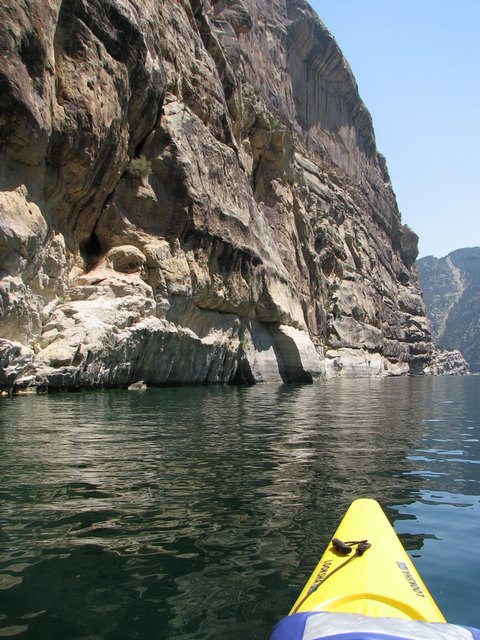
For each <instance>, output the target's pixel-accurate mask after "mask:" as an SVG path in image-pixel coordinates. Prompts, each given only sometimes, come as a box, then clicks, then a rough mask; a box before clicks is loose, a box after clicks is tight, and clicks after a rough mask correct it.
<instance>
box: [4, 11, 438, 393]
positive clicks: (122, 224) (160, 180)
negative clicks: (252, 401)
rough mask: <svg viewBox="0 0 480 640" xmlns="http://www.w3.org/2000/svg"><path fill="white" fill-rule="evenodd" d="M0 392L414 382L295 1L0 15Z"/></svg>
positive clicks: (376, 188)
mask: <svg viewBox="0 0 480 640" xmlns="http://www.w3.org/2000/svg"><path fill="white" fill-rule="evenodd" d="M0 44H1V47H2V52H3V53H4V55H3V56H2V58H1V62H0V65H1V71H0V72H1V75H0V78H1V91H0V109H1V118H0V141H1V161H0V189H1V193H0V209H1V215H0V277H1V279H0V336H1V339H0V369H1V373H0V385H1V386H3V387H8V388H12V387H21V386H29V385H31V386H36V387H38V388H82V387H101V386H118V385H121V386H128V385H130V384H131V383H134V382H136V381H138V380H143V381H145V383H147V384H162V383H186V382H198V383H200V382H201V383H203V382H238V383H253V382H259V381H264V382H268V381H277V382H279V381H314V380H318V379H321V378H323V377H326V376H333V375H348V376H370V375H389V374H390V375H397V374H402V373H407V372H417V373H419V372H422V371H423V370H424V368H425V366H427V365H428V364H429V362H430V356H431V352H432V343H431V340H430V333H429V329H428V326H427V322H426V318H425V309H424V305H423V302H422V298H421V295H420V291H419V288H418V282H417V274H416V268H415V258H416V255H417V238H416V236H415V234H414V233H413V232H412V231H410V230H409V229H408V228H406V227H404V226H403V225H402V224H401V220H400V215H399V212H398V209H397V205H396V201H395V196H394V193H393V191H392V187H391V185H390V180H389V176H388V173H387V169H386V165H385V161H384V159H383V158H382V156H380V155H379V154H378V152H377V150H376V146H375V138H374V133H373V128H372V123H371V118H370V115H369V113H368V111H367V110H366V108H365V106H364V104H363V103H362V101H361V100H360V98H359V95H358V90H357V86H356V83H355V80H354V78H353V76H352V73H351V71H350V68H349V67H348V64H347V63H346V61H345V59H344V58H343V56H342V54H341V52H340V50H339V48H338V46H337V44H336V42H335V40H334V39H333V38H332V36H331V35H330V34H329V33H328V31H327V30H326V28H325V27H324V26H323V24H322V23H321V22H320V21H319V19H318V18H317V17H316V16H315V14H314V13H313V11H312V10H311V9H310V7H309V6H308V4H306V3H305V2H303V1H302V0H286V1H285V0H274V1H271V0H216V1H214V0H129V2H125V1H124V0H101V1H100V0H63V1H60V0H45V1H44V2H35V1H34V0H6V2H3V3H2V4H1V6H0Z"/></svg>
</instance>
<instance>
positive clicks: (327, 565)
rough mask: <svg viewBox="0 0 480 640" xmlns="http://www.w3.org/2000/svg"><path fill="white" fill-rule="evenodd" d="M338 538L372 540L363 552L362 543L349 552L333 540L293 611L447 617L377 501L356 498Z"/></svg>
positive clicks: (436, 619) (428, 618) (434, 619)
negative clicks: (339, 547) (340, 547)
mask: <svg viewBox="0 0 480 640" xmlns="http://www.w3.org/2000/svg"><path fill="white" fill-rule="evenodd" d="M334 538H336V539H339V540H341V541H344V542H347V541H348V542H350V541H364V540H367V541H368V543H367V544H364V546H365V547H367V548H366V549H365V550H364V551H363V553H362V554H361V555H360V552H361V549H362V547H361V545H355V544H354V545H352V551H351V552H350V553H349V554H348V555H346V554H343V553H341V552H339V551H337V550H336V549H335V548H334V546H333V545H332V544H330V545H329V547H328V548H327V550H326V551H325V553H324V554H323V556H322V558H321V559H320V562H319V563H318V565H317V567H316V568H315V570H314V572H313V573H312V575H311V577H310V579H309V580H308V582H307V583H306V585H305V587H304V589H303V590H302V592H301V593H300V595H299V597H298V599H297V601H296V602H295V604H294V606H293V608H292V610H291V612H290V614H292V613H295V612H303V611H329V612H338V613H356V614H362V615H365V616H373V617H393V618H401V619H405V620H423V621H427V622H445V618H444V617H443V615H442V613H441V612H440V610H439V608H438V607H437V605H436V604H435V601H434V600H433V598H432V596H431V595H430V594H429V592H428V590H427V588H426V587H425V585H424V583H423V581H422V579H421V578H420V576H419V574H418V573H417V571H416V569H415V567H414V565H413V563H412V561H411V560H410V558H409V556H408V554H407V553H406V551H405V549H404V548H403V546H402V544H401V542H400V540H399V539H398V537H397V535H396V533H395V531H394V530H393V528H392V526H391V525H390V523H389V521H388V519H387V517H386V516H385V514H384V512H383V511H382V509H381V507H380V505H379V504H378V503H377V502H376V501H375V500H371V499H366V498H362V499H359V500H355V501H354V502H353V503H352V504H351V505H350V508H349V509H348V511H347V512H346V514H345V516H344V518H343V520H342V521H341V523H340V525H339V527H338V529H337V531H336V532H335V536H334ZM368 545H370V546H368ZM359 547H360V551H359V552H358V553H357V552H356V549H357V548H359Z"/></svg>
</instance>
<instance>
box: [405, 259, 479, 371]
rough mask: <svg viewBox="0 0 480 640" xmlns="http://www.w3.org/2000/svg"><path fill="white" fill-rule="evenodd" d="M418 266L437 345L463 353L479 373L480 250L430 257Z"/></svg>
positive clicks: (472, 367) (428, 315)
mask: <svg viewBox="0 0 480 640" xmlns="http://www.w3.org/2000/svg"><path fill="white" fill-rule="evenodd" d="M417 267H418V275H419V280H420V286H421V288H422V289H423V293H424V300H425V304H426V306H427V317H428V319H429V321H430V324H431V329H432V336H433V338H434V340H435V342H436V343H437V344H438V345H439V346H441V347H443V348H446V349H458V350H460V351H461V352H462V354H463V356H464V357H465V359H466V360H467V361H468V363H469V364H470V370H471V371H472V373H478V372H480V247H470V248H465V249H457V250H456V251H453V252H452V253H450V254H448V256H445V257H443V258H435V257H433V256H427V257H425V258H421V259H420V260H418V261H417Z"/></svg>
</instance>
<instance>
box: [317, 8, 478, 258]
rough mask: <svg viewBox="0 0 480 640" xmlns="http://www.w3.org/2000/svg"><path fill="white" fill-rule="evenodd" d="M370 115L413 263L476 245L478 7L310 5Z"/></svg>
mask: <svg viewBox="0 0 480 640" xmlns="http://www.w3.org/2000/svg"><path fill="white" fill-rule="evenodd" d="M310 4H311V6H312V7H313V8H314V9H315V11H316V12H317V14H318V15H319V17H320V19H321V20H322V22H323V23H324V24H325V25H326V26H327V27H328V29H329V31H330V32H331V33H332V35H333V36H334V37H335V39H336V41H337V43H338V44H339V46H340V48H341V50H342V52H343V54H344V56H345V58H346V59H347V61H348V63H349V64H350V67H351V68H352V71H353V74H354V76H355V79H356V81H357V84H358V88H359V93H360V96H361V98H362V100H363V102H364V103H365V105H366V107H367V109H368V110H369V111H370V113H371V115H372V119H373V126H374V129H375V137H376V141H377V148H378V150H379V151H380V153H382V154H383V155H384V156H385V158H386V160H387V166H388V171H389V173H390V178H391V180H392V186H393V190H394V191H395V194H396V196H397V202H398V205H399V208H400V212H401V215H402V221H403V222H404V223H405V224H408V226H409V227H411V228H412V229H413V230H414V231H415V233H417V234H418V236H419V238H420V240H419V257H423V256H427V255H434V256H436V257H437V258H441V257H443V256H446V255H447V254H449V253H450V252H451V251H454V250H455V249H461V248H463V247H472V246H480V0H310Z"/></svg>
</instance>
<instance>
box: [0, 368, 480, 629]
mask: <svg viewBox="0 0 480 640" xmlns="http://www.w3.org/2000/svg"><path fill="white" fill-rule="evenodd" d="M479 384H480V378H473V377H472V378H469V379H463V380H459V379H447V380H446V379H418V378H409V379H387V380H336V381H331V382H329V383H326V384H324V385H310V386H291V385H289V386H287V385H279V386H274V385H272V386H270V385H264V386H256V387H250V388H227V387H213V388H212V387H210V388H205V387H196V388H170V389H159V390H149V391H147V392H145V393H142V394H136V393H126V392H108V393H85V394H78V395H74V394H64V395H57V396H43V397H25V398H13V399H6V400H5V401H4V402H2V403H0V421H1V422H0V447H1V450H2V452H3V460H4V464H3V465H2V468H1V474H0V491H1V494H0V516H1V522H2V528H1V529H0V590H1V593H2V602H4V603H5V604H4V607H5V609H4V611H0V634H1V633H2V631H1V629H2V626H3V628H4V629H6V630H7V631H4V633H8V634H10V635H12V636H16V637H19V638H25V639H26V638H35V640H41V639H42V638H52V637H61V638H62V639H65V640H67V639H68V638H72V639H73V638H87V637H88V638H91V639H93V638H98V639H100V638H115V639H116V640H118V639H119V640H121V639H122V638H150V637H157V638H158V637H160V638H175V639H181V640H186V639H189V640H190V639H198V640H200V639H206V638H208V639H209V640H211V639H213V638H219V639H220V638H222V639H223V638H225V637H227V635H228V636H229V637H231V638H232V640H235V639H236V638H238V639H240V638H244V637H248V638H252V639H255V638H265V637H268V633H269V629H270V628H271V626H272V624H273V622H274V621H275V620H276V619H277V618H278V617H279V616H281V615H283V614H284V613H285V612H286V611H288V609H289V608H290V605H291V602H292V601H293V599H294V597H295V596H296V594H297V592H298V590H299V588H300V586H301V585H302V583H303V581H304V580H305V579H306V577H307V575H308V574H309V573H310V571H311V569H312V566H313V565H314V564H315V562H316V560H317V558H318V555H319V554H320V552H321V550H322V548H323V547H324V545H325V544H326V542H327V540H328V537H329V536H330V535H331V532H332V531H333V529H334V527H335V526H336V524H337V522H338V519H339V518H340V516H341V515H342V514H343V512H344V510H345V508H346V506H347V505H348V504H349V503H350V502H351V500H352V499H354V498H356V497H359V496H371V497H374V498H376V499H377V500H379V501H380V502H381V503H382V505H383V506H384V507H385V508H386V509H387V512H388V514H389V515H390V517H391V519H392V520H395V521H396V527H397V529H398V530H399V532H400V533H401V534H402V537H403V540H404V542H405V544H406V546H407V547H408V548H409V549H410V550H411V552H412V553H413V554H415V555H416V556H418V563H420V566H419V568H420V570H421V572H422V574H424V577H426V581H427V584H428V586H430V588H431V589H432V585H433V587H437V588H436V591H437V593H436V595H438V594H439V598H440V599H442V606H443V608H444V611H445V613H447V615H449V617H452V616H453V617H455V616H460V617H459V618H457V621H462V622H464V623H467V622H470V623H471V624H477V625H478V621H476V620H474V619H472V616H473V615H474V613H473V604H472V603H473V598H472V597H470V598H468V595H467V596H466V597H463V599H462V601H461V600H460V598H459V597H458V596H455V597H454V595H452V589H450V586H448V585H452V584H453V589H456V590H457V591H458V592H461V586H462V585H461V584H460V578H459V580H458V581H457V582H453V581H452V580H451V579H450V573H451V571H452V570H453V568H452V565H451V564H450V560H451V559H452V558H453V557H455V558H456V559H455V562H456V563H457V564H456V567H457V573H459V570H460V569H461V572H463V573H464V572H465V571H466V572H467V574H468V576H470V577H472V576H473V575H474V572H473V569H475V570H476V572H477V573H478V570H479V569H480V566H479V564H478V563H479V562H480V560H479V558H478V557H476V558H474V559H473V560H472V557H471V554H465V556H461V558H459V557H457V554H456V553H454V554H452V553H451V547H452V546H453V547H455V548H456V547H457V543H456V541H457V540H459V538H458V533H457V532H455V533H454V530H455V529H456V526H457V525H456V521H457V518H458V517H459V516H457V514H460V513H461V514H463V515H462V516H461V518H462V527H463V529H462V532H463V533H462V536H464V535H465V536H474V535H477V536H478V533H480V532H479V531H478V522H479V521H478V509H479V495H480V490H479V488H480V467H479V461H480V444H479V438H480V426H479V422H478V420H479V418H478V416H479V413H480V410H479V409H480V407H479V399H478V398H479V393H478V390H479ZM452 514H454V516H453V515H452ZM462 536H461V537H460V539H461V545H462V546H463V547H464V548H469V543H468V540H467V537H462ZM452 538H453V539H454V540H455V542H454V544H453V545H452ZM444 545H448V549H446V548H445V547H444ZM441 554H445V555H448V558H449V559H448V561H447V562H446V561H445V559H444V558H443V559H442V558H440V555H441ZM462 558H463V559H464V560H465V561H464V562H462V561H461V559H462ZM418 563H417V564H418ZM475 563H476V565H475ZM444 569H445V571H444ZM463 573H462V574H463ZM471 579H472V580H473V577H472V578H471ZM475 579H476V576H475ZM446 585H447V586H446ZM463 585H464V586H465V585H470V582H469V580H468V579H467V580H464V582H463ZM432 590H434V589H432ZM442 593H443V594H445V597H443V595H442ZM3 596H5V598H4V597H3ZM469 603H470V604H469ZM475 608H476V605H475ZM2 615H3V618H2ZM475 615H476V614H475ZM462 616H463V619H462V618H461V617H462ZM469 616H470V618H469V619H468V617H469ZM226 629H227V630H228V631H226Z"/></svg>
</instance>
